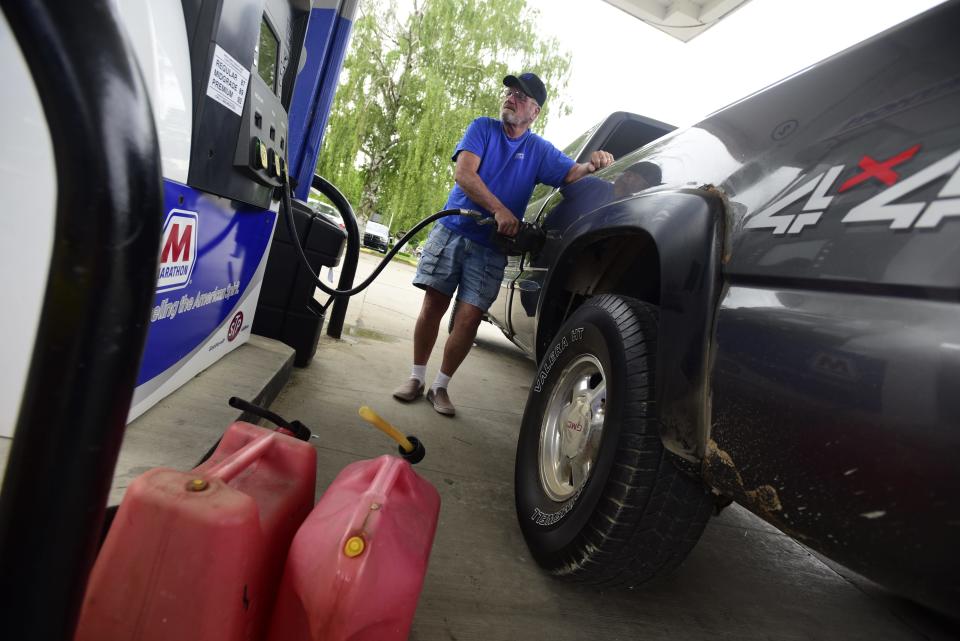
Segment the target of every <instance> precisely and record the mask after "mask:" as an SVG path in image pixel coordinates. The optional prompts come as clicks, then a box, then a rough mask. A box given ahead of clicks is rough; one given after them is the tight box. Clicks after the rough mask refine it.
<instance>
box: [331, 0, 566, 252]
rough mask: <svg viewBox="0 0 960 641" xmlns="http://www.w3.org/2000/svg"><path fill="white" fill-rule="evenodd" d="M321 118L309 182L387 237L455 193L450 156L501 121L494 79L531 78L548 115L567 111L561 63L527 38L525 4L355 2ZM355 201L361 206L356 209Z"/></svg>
mask: <svg viewBox="0 0 960 641" xmlns="http://www.w3.org/2000/svg"><path fill="white" fill-rule="evenodd" d="M360 13H361V17H360V18H359V19H358V20H357V21H356V23H355V24H354V28H353V36H352V38H353V39H352V42H351V45H350V51H349V55H348V56H347V59H346V61H345V62H344V67H343V73H342V74H341V76H340V86H339V87H338V89H337V95H336V98H335V100H334V103H333V107H332V110H331V115H330V121H329V125H328V129H327V132H326V136H325V141H324V146H323V148H322V150H321V154H320V158H319V160H318V162H317V172H318V173H320V174H321V175H323V176H324V177H326V178H327V179H328V180H330V181H331V182H333V183H334V184H335V185H337V186H338V187H339V188H340V189H341V191H343V193H344V194H345V195H346V196H347V198H348V199H349V200H350V202H351V203H353V204H354V206H355V208H356V213H357V217H358V218H359V219H360V222H361V226H362V224H363V221H365V220H366V219H368V218H369V217H370V215H371V214H372V213H374V212H380V213H382V214H383V221H382V222H384V223H385V224H386V223H388V222H390V218H391V216H392V219H393V220H392V224H391V232H393V233H395V232H396V231H398V230H406V229H409V228H410V227H412V226H413V224H414V223H415V222H416V221H418V220H420V219H422V218H424V217H425V216H427V215H429V214H431V213H433V212H434V211H437V210H439V209H440V208H442V207H443V204H444V202H445V201H446V197H447V194H448V193H449V191H450V188H451V187H452V186H453V164H452V163H451V162H450V156H451V154H452V153H453V150H454V148H455V147H456V144H457V142H458V141H459V140H460V138H461V136H462V135H463V132H464V130H465V129H466V127H467V125H468V124H469V123H470V121H471V120H473V119H474V118H476V117H478V116H484V115H486V116H492V117H498V116H499V109H500V95H501V91H502V89H503V87H502V80H503V77H504V76H505V75H507V74H508V73H520V72H521V71H533V72H535V73H536V74H537V75H539V76H540V78H542V79H543V81H544V83H545V84H546V85H547V87H548V89H549V94H550V97H549V98H548V100H547V103H546V105H545V108H544V109H543V111H542V112H541V113H540V116H539V118H538V119H537V121H536V122H535V123H534V127H533V129H534V130H535V131H542V130H543V127H544V126H545V125H546V122H547V118H548V116H549V114H550V112H551V110H559V111H560V113H569V108H568V107H567V106H566V105H564V104H563V102H562V101H561V100H560V98H559V96H560V95H561V94H562V92H563V90H564V89H565V87H566V83H567V77H568V74H569V68H570V56H569V53H566V52H562V51H560V50H559V44H558V43H557V42H556V40H555V39H552V38H550V39H542V38H541V37H540V36H539V35H538V33H537V19H538V12H536V11H534V10H530V9H528V8H527V6H526V2H525V0H475V1H472V2H463V1H462V0H413V3H412V5H405V6H398V4H397V1H396V0H383V1H382V2H374V1H372V0H364V2H363V4H362V5H361V9H360ZM358 203H359V205H358Z"/></svg>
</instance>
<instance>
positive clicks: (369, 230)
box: [363, 220, 390, 254]
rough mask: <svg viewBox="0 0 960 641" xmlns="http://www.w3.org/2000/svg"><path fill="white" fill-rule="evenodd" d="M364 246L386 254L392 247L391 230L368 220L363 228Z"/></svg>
mask: <svg viewBox="0 0 960 641" xmlns="http://www.w3.org/2000/svg"><path fill="white" fill-rule="evenodd" d="M363 246H364V247H370V248H371V249H376V250H377V251H379V252H383V253H384V254H386V253H387V250H388V249H389V246H390V230H389V229H387V226H386V225H384V224H382V223H378V222H374V221H373V220H368V221H367V224H366V225H365V226H364V228H363Z"/></svg>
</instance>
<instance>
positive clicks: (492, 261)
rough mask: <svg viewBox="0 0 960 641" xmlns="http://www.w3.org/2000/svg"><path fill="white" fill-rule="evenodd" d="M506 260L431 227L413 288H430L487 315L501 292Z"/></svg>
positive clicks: (493, 251) (443, 228)
mask: <svg viewBox="0 0 960 641" xmlns="http://www.w3.org/2000/svg"><path fill="white" fill-rule="evenodd" d="M506 266H507V257H506V256H505V255H504V254H502V253H500V252H499V251H497V250H496V249H491V248H490V247H484V246H483V245H480V244H478V243H476V242H474V241H472V240H470V239H468V238H464V237H463V236H461V235H460V234H458V233H456V232H453V231H450V230H449V229H447V228H446V227H444V226H443V225H440V224H436V225H434V226H433V230H432V231H431V232H430V235H429V236H427V242H426V244H425V245H424V247H423V255H422V256H421V257H420V263H419V264H418V265H417V275H416V276H414V278H413V284H414V285H416V286H417V287H419V288H420V289H426V288H427V287H431V288H433V289H435V290H437V291H438V292H440V293H441V294H446V295H447V296H453V292H454V291H456V292H457V300H459V301H461V302H464V303H469V304H470V305H473V306H474V307H479V308H480V309H482V310H483V311H487V309H489V308H490V305H492V304H493V301H494V300H496V298H497V293H498V292H499V291H500V283H501V282H503V269H504V267H506Z"/></svg>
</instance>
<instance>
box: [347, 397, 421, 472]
mask: <svg viewBox="0 0 960 641" xmlns="http://www.w3.org/2000/svg"><path fill="white" fill-rule="evenodd" d="M359 413H360V418H362V419H363V420H365V421H366V422H368V423H370V424H371V425H373V426H374V427H375V428H377V429H378V430H380V431H381V432H383V433H384V434H386V435H387V436H389V437H390V438H392V439H393V440H395V441H396V442H397V444H398V448H397V449H398V450H399V452H400V456H402V457H403V458H404V460H406V461H408V462H409V463H410V464H411V465H416V464H417V463H419V462H420V461H422V460H423V457H424V456H425V455H426V453H427V450H426V449H425V448H424V447H423V443H421V442H420V439H418V438H417V437H416V436H405V435H404V434H403V433H402V432H401V431H400V430H398V429H397V428H395V427H394V426H393V425H391V424H390V423H388V422H387V421H385V420H384V419H383V418H381V417H380V416H379V415H378V414H377V413H376V412H374V411H373V410H372V409H370V408H369V407H367V406H366V405H364V406H363V407H361V408H360V412H359Z"/></svg>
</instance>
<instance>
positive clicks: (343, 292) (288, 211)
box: [283, 180, 490, 298]
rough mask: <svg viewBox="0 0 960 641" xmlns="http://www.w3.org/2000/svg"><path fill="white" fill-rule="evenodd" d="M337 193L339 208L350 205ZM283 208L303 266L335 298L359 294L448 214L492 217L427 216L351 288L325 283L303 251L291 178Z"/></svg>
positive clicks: (457, 211)
mask: <svg viewBox="0 0 960 641" xmlns="http://www.w3.org/2000/svg"><path fill="white" fill-rule="evenodd" d="M337 195H338V196H340V198H337V199H336V200H335V201H334V205H336V206H337V208H338V209H341V208H342V207H344V206H346V207H349V203H347V201H346V199H344V198H343V197H342V194H339V193H338V194H337ZM339 200H342V202H336V201H339ZM283 208H284V210H285V215H284V218H285V219H286V221H287V234H288V235H289V236H290V242H292V243H293V245H294V246H295V247H296V248H297V253H298V254H299V256H300V262H302V263H303V266H304V267H305V268H306V269H307V272H308V273H309V274H310V275H311V276H312V277H313V280H314V281H315V282H316V284H317V287H319V288H320V289H321V290H322V291H324V292H325V293H327V294H329V295H330V296H332V297H334V298H336V297H342V296H354V295H355V294H359V293H360V292H362V291H363V290H364V289H366V288H367V286H368V285H370V283H372V282H373V281H374V280H375V279H376V278H377V276H379V275H380V272H382V271H383V270H384V268H386V266H387V264H388V263H389V262H390V260H391V259H393V257H394V256H396V255H397V252H398V251H400V248H401V247H403V246H404V245H406V244H407V243H408V242H410V240H411V239H412V238H413V237H414V236H415V235H416V234H417V232H419V231H420V230H421V229H423V228H424V227H426V226H427V225H429V224H430V223H432V222H434V221H436V220H439V219H440V218H444V217H446V216H470V217H472V218H476V219H477V220H479V219H481V218H490V217H489V216H486V215H484V214H482V213H480V212H478V211H473V210H471V209H444V210H442V211H438V212H437V213H435V214H432V215H430V216H427V217H426V218H424V219H423V220H421V221H420V222H419V223H417V224H416V225H414V226H413V229H411V230H410V231H408V232H407V233H406V234H404V235H403V237H402V238H401V239H400V240H399V241H397V244H396V245H394V246H393V249H391V250H390V251H389V252H387V255H386V256H384V257H383V259H382V260H381V261H380V264H379V265H377V267H376V269H374V270H373V273H372V274H370V275H369V276H368V277H367V279H366V280H365V281H363V282H362V283H360V284H359V285H357V286H356V287H353V288H351V289H333V288H332V287H329V286H327V285H326V284H324V282H323V281H322V280H321V279H320V277H319V276H318V275H317V274H316V272H314V271H313V268H312V267H311V266H310V261H309V260H308V259H307V254H306V253H305V252H304V251H303V245H301V244H300V238H299V237H298V236H297V229H296V222H295V220H294V218H293V202H292V199H291V197H290V181H289V180H284V182H283Z"/></svg>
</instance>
